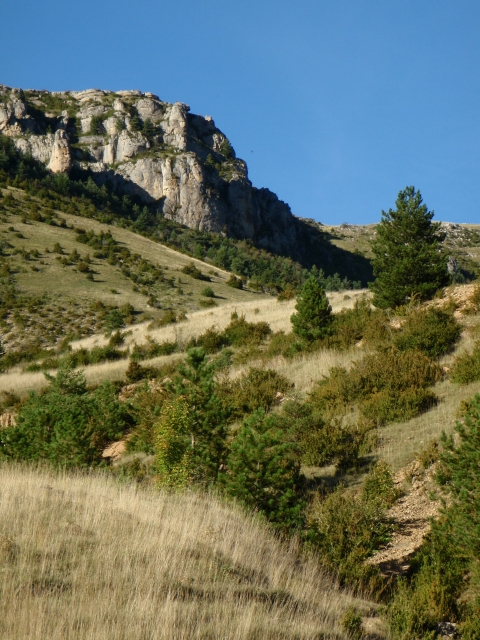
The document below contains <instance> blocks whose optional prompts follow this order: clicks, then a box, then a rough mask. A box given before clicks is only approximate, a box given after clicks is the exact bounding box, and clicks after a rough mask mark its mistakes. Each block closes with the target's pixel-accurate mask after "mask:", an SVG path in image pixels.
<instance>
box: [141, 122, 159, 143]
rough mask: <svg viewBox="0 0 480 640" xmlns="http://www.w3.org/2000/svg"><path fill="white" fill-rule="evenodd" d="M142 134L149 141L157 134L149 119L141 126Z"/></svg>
mask: <svg viewBox="0 0 480 640" xmlns="http://www.w3.org/2000/svg"><path fill="white" fill-rule="evenodd" d="M142 133H143V135H144V136H145V137H146V138H147V140H151V139H152V138H153V137H154V135H155V134H156V133H157V130H156V128H155V125H154V124H153V122H152V121H151V120H150V118H146V120H145V121H144V123H143V126H142Z"/></svg>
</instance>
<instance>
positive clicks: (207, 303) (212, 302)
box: [198, 298, 218, 309]
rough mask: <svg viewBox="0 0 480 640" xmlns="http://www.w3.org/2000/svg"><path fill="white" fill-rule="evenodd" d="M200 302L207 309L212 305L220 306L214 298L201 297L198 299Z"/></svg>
mask: <svg viewBox="0 0 480 640" xmlns="http://www.w3.org/2000/svg"><path fill="white" fill-rule="evenodd" d="M198 304H199V305H200V306H201V307H206V308H207V309H208V308H210V307H218V304H217V303H216V302H215V300H214V299H213V298H206V299H204V300H203V299H201V300H199V301H198Z"/></svg>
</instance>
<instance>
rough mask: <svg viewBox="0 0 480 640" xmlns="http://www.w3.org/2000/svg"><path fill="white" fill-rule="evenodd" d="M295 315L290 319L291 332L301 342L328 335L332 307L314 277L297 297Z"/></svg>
mask: <svg viewBox="0 0 480 640" xmlns="http://www.w3.org/2000/svg"><path fill="white" fill-rule="evenodd" d="M295 309H296V310H297V313H294V314H293V315H292V317H291V318H290V319H291V321H292V325H293V332H294V333H295V334H296V335H297V336H298V337H299V338H301V339H302V340H306V341H307V342H315V340H321V339H322V338H325V337H326V336H327V335H329V333H330V325H331V322H332V307H331V306H330V303H329V301H328V298H327V295H326V293H325V290H324V289H323V287H322V286H321V284H320V283H319V282H318V280H317V278H316V277H315V275H311V276H310V277H309V279H308V280H307V281H306V283H305V284H304V286H303V289H302V291H301V293H300V294H299V295H298V297H297V304H296V305H295Z"/></svg>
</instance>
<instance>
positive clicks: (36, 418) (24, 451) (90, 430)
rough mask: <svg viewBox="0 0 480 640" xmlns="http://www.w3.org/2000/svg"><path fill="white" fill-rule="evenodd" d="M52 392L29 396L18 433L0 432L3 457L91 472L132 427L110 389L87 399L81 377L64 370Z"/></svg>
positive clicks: (18, 422) (53, 381)
mask: <svg viewBox="0 0 480 640" xmlns="http://www.w3.org/2000/svg"><path fill="white" fill-rule="evenodd" d="M46 377H47V379H48V380H49V381H50V385H49V387H48V388H47V389H46V391H45V392H43V393H42V394H37V393H36V392H31V393H30V395H29V397H28V399H27V401H26V402H25V404H23V406H22V407H21V409H20V411H19V413H18V415H17V418H16V425H15V426H14V427H8V428H7V429H3V430H2V431H1V432H0V452H1V454H3V455H4V456H6V457H8V458H13V459H15V460H46V461H48V462H50V463H51V464H54V465H57V466H62V467H88V466H91V465H93V464H99V463H100V462H101V461H102V451H103V449H104V448H105V446H106V445H107V444H108V442H110V441H112V440H118V439H119V438H121V437H122V435H123V433H124V432H125V430H126V429H127V428H128V427H129V426H130V425H131V418H130V416H129V415H128V413H127V411H126V409H125V407H124V406H123V405H121V404H120V403H119V402H118V400H117V397H116V395H115V391H114V388H113V386H112V385H111V384H104V385H102V386H100V387H98V388H97V389H96V390H95V391H94V392H92V393H89V392H88V391H87V388H86V383H85V378H84V377H83V374H82V373H77V372H75V371H73V369H72V368H71V366H69V365H63V366H62V367H61V368H60V369H59V371H58V373H57V375H56V376H55V377H53V376H49V375H47V374H46Z"/></svg>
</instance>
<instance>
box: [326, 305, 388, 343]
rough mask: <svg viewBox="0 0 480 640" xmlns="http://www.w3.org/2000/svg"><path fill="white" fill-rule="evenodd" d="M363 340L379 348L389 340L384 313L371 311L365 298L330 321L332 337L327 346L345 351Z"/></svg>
mask: <svg viewBox="0 0 480 640" xmlns="http://www.w3.org/2000/svg"><path fill="white" fill-rule="evenodd" d="M361 340H363V341H364V342H365V343H366V344H368V345H371V346H374V347H379V346H381V345H384V344H388V343H389V342H390V340H391V329H390V327H389V324H388V317H387V316H386V314H385V312H383V311H381V310H379V309H372V306H371V303H370V300H368V299H367V298H366V297H362V298H360V300H357V301H356V302H355V306H354V307H353V309H343V310H342V311H340V313H337V314H336V315H335V316H334V318H333V320H332V336H331V338H330V339H329V341H328V344H329V346H332V347H334V348H339V349H347V348H349V347H351V346H352V345H354V344H357V343H358V342H360V341H361Z"/></svg>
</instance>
